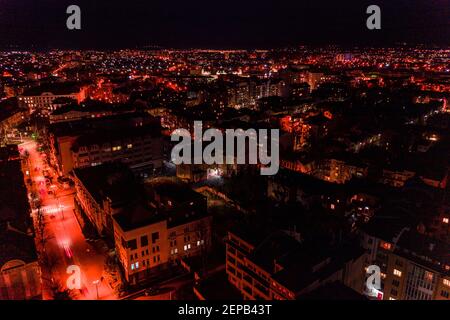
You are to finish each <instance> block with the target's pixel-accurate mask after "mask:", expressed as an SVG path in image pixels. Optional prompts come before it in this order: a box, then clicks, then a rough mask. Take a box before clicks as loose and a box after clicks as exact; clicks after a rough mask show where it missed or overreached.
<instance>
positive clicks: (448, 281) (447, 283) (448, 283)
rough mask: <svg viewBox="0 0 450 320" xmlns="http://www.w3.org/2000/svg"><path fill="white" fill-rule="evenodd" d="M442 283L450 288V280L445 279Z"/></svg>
mask: <svg viewBox="0 0 450 320" xmlns="http://www.w3.org/2000/svg"><path fill="white" fill-rule="evenodd" d="M442 283H443V284H444V286H447V287H450V280H448V279H444V280H442Z"/></svg>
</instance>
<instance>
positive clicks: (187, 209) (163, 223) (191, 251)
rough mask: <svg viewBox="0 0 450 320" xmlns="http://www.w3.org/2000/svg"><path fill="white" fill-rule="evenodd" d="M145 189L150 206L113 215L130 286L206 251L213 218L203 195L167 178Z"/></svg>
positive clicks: (125, 272)
mask: <svg viewBox="0 0 450 320" xmlns="http://www.w3.org/2000/svg"><path fill="white" fill-rule="evenodd" d="M146 188H147V191H148V195H149V198H148V200H149V204H147V205H144V204H138V205H135V206H132V207H129V208H127V209H126V210H123V211H121V212H119V213H117V214H115V215H114V216H113V220H114V238H115V244H116V251H117V255H118V258H119V262H120V265H121V267H122V270H123V272H124V274H125V277H126V280H127V281H128V282H129V283H131V284H136V283H139V282H141V281H145V280H146V279H147V277H149V276H151V275H153V274H154V273H155V272H158V271H160V270H163V269H166V268H169V267H170V266H173V265H177V264H179V263H180V261H181V260H183V259H184V258H187V257H192V256H199V255H205V254H207V251H208V250H209V247H210V245H211V240H210V239H211V217H210V216H209V215H208V214H207V211H206V199H205V198H204V197H203V196H202V195H200V194H198V193H196V192H195V191H192V190H191V189H190V188H189V187H187V186H185V185H182V184H180V183H178V182H175V181H174V180H171V179H168V178H158V179H157V180H152V181H151V182H150V184H148V185H147V186H146Z"/></svg>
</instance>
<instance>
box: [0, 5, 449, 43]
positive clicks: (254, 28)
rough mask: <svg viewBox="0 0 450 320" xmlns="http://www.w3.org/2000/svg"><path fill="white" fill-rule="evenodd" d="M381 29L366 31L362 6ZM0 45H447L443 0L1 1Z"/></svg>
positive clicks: (447, 34) (365, 17)
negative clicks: (75, 14)
mask: <svg viewBox="0 0 450 320" xmlns="http://www.w3.org/2000/svg"><path fill="white" fill-rule="evenodd" d="M71 4H77V5H79V6H80V8H81V21H82V22H81V24H82V29H81V30H72V31H69V30H67V29H66V18H67V17H68V15H67V14H66V13H65V12H66V8H67V6H69V5H71ZM371 4H377V5H379V6H380V8H381V20H382V28H381V30H368V29H367V28H366V19H367V17H368V15H367V14H366V13H365V12H366V8H367V6H368V5H371ZM0 8H1V10H0V47H1V48H10V47H11V46H18V47H20V48H23V49H26V48H27V49H29V48H34V49H50V48H61V49H119V48H137V47H139V48H142V47H144V46H160V47H164V48H175V49H188V48H210V49H229V48H239V49H257V48H261V49H267V48H278V47H286V46H297V45H329V44H334V45H342V46H391V45H395V44H398V43H408V44H425V45H427V46H428V45H431V46H432V45H445V46H446V45H448V44H449V42H448V39H450V24H449V21H450V10H449V8H450V1H449V0H432V1H430V0H415V1H403V0H401V1H400V0H395V1H388V0H379V1H376V2H373V1H367V0H361V1H358V0H349V1H346V2H345V3H336V2H334V1H330V0H317V1H303V2H298V1H297V2H293V1H283V2H281V3H277V2H275V1H270V0H262V1H256V0H247V1H236V0H231V1H228V2H227V4H226V6H225V5H220V4H218V3H208V2H206V1H204V0H200V1H196V2H195V3H186V2H185V1H178V0H176V1H172V2H170V3H167V2H164V1H161V0H154V1H150V2H149V1H141V0H131V1H127V2H126V3H124V2H122V1H117V0H111V1H87V0H77V1H73V0H71V1H68V0H58V1H56V0H40V1H32V0H14V1H13V0H0Z"/></svg>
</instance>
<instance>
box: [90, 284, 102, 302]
mask: <svg viewBox="0 0 450 320" xmlns="http://www.w3.org/2000/svg"><path fill="white" fill-rule="evenodd" d="M99 283H100V280H94V281H92V284H95V289H96V291H97V300H98V299H99V296H98V285H99Z"/></svg>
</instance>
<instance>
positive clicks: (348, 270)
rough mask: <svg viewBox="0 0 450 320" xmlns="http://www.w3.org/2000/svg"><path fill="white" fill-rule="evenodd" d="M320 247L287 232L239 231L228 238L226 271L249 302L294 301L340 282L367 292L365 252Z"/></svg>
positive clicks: (347, 247) (342, 247) (338, 246)
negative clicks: (364, 283) (301, 240)
mask: <svg viewBox="0 0 450 320" xmlns="http://www.w3.org/2000/svg"><path fill="white" fill-rule="evenodd" d="M321 249H322V250H318V248H317V247H315V245H314V244H306V243H300V242H299V241H297V240H296V239H294V238H293V237H291V236H289V235H287V234H286V233H284V232H283V231H277V232H273V233H271V234H269V235H266V236H263V235H262V234H257V233H255V232H254V231H253V232H252V231H250V229H249V230H244V229H238V230H237V231H236V230H234V231H230V232H229V233H228V236H227V242H226V252H227V255H226V272H227V275H228V279H229V281H230V283H231V284H233V285H234V286H235V287H236V288H237V289H238V290H239V291H240V292H241V294H242V296H243V298H244V299H246V300H261V299H262V300H294V299H298V298H300V297H301V296H303V295H305V294H307V293H309V292H311V291H313V290H315V289H317V288H320V287H321V286H324V285H326V284H329V283H333V282H336V281H338V282H341V283H343V284H344V285H345V286H347V287H349V288H351V289H353V290H354V291H356V292H357V293H362V292H363V282H364V268H363V263H364V259H365V253H364V250H363V249H362V248H360V247H359V246H352V245H344V244H342V245H337V246H334V247H331V246H330V247H328V248H327V247H325V248H321Z"/></svg>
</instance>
